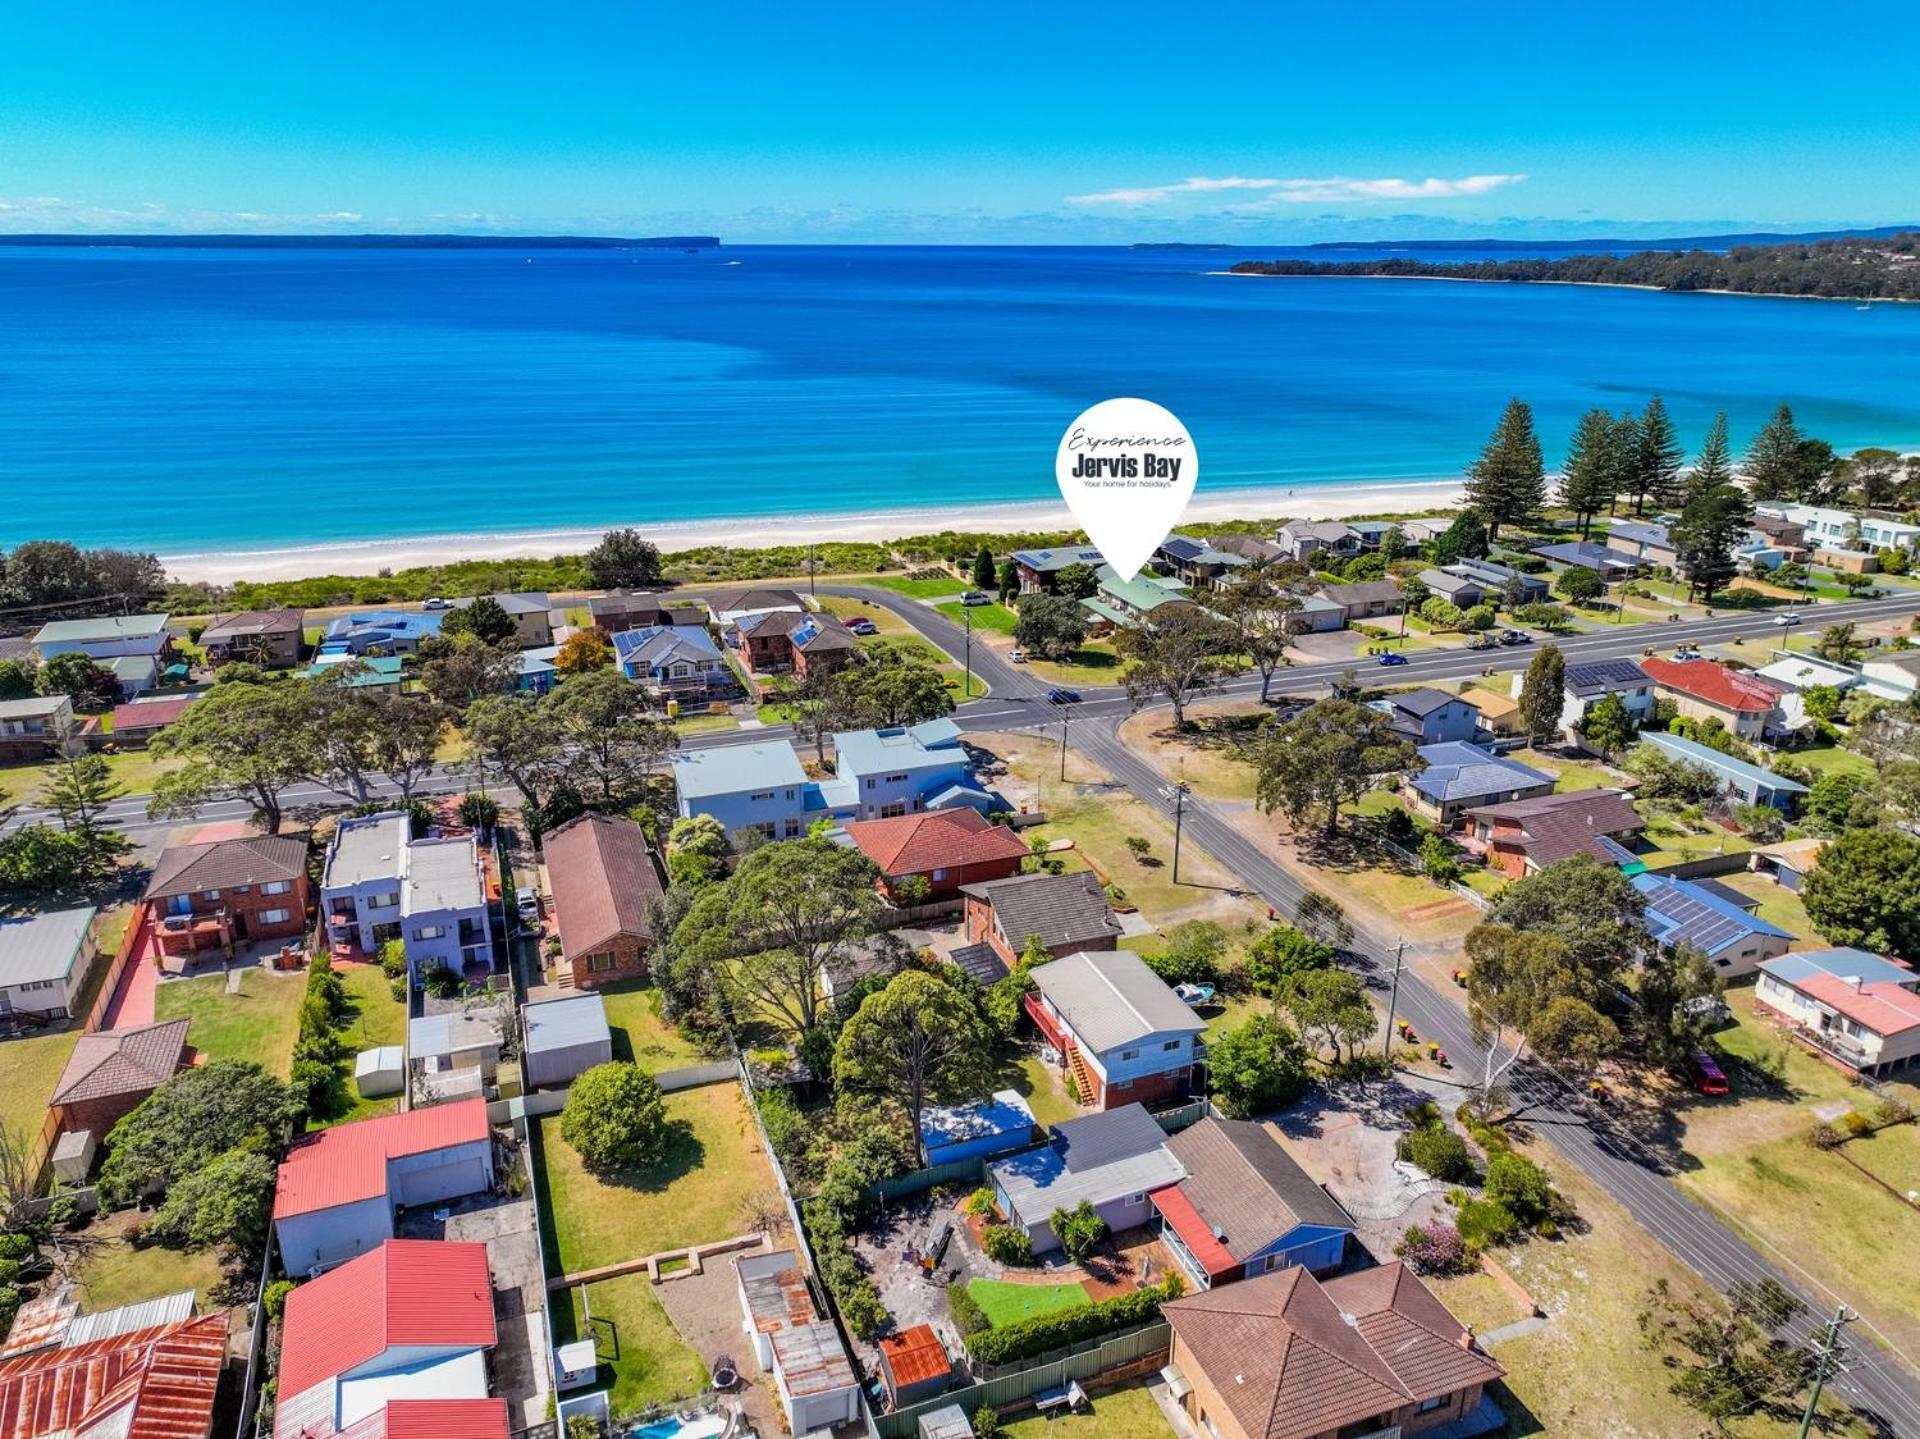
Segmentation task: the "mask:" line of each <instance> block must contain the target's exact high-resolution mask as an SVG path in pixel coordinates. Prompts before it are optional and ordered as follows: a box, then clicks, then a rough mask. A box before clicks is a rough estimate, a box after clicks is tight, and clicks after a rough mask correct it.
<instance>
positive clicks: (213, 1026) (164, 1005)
mask: <svg viewBox="0 0 1920 1439" xmlns="http://www.w3.org/2000/svg"><path fill="white" fill-rule="evenodd" d="M306 987H307V976H306V973H305V972H304V971H300V972H296V973H293V974H275V973H273V972H271V971H269V970H265V969H248V970H244V971H242V973H241V975H240V988H239V991H238V992H237V993H234V994H229V993H227V977H226V976H225V975H223V974H209V975H204V976H202V977H201V978H199V979H168V980H163V981H162V982H161V984H160V987H159V988H158V989H157V990H156V991H155V992H154V996H153V1017H154V1018H155V1019H179V1018H181V1017H182V1016H185V1017H186V1018H187V1019H189V1020H190V1021H192V1023H191V1026H190V1027H189V1028H188V1030H187V1042H188V1043H189V1044H191V1045H192V1046H193V1047H194V1048H195V1049H197V1050H199V1051H200V1052H201V1053H203V1054H205V1055H206V1056H207V1058H209V1059H247V1060H252V1061H253V1062H254V1063H255V1064H257V1065H259V1066H260V1067H261V1068H262V1069H264V1070H266V1071H267V1072H268V1073H269V1074H277V1075H279V1076H280V1077H281V1078H283V1079H284V1078H285V1077H286V1075H287V1072H288V1070H289V1069H291V1068H292V1067H293V1037H294V1035H295V1033H296V1032H297V1031H298V1030H299V1027H300V1000H301V997H302V996H303V995H304V994H305V993H306Z"/></svg>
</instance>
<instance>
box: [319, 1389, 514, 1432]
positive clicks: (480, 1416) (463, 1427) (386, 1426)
mask: <svg viewBox="0 0 1920 1439" xmlns="http://www.w3.org/2000/svg"><path fill="white" fill-rule="evenodd" d="M509 1432H510V1431H509V1430H508V1428H507V1401H506V1400H504V1399H396V1400H394V1401H392V1402H391V1403H389V1404H388V1405H387V1407H386V1408H384V1409H381V1410H377V1411H376V1412H374V1413H372V1414H369V1415H368V1416H367V1417H366V1418H364V1419H362V1420H361V1421H360V1422H359V1423H358V1424H355V1425H353V1426H351V1427H350V1428H347V1429H344V1430H342V1431H341V1433H340V1435H339V1439H508V1434H509Z"/></svg>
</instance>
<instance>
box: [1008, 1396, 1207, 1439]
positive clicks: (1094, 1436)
mask: <svg viewBox="0 0 1920 1439" xmlns="http://www.w3.org/2000/svg"><path fill="white" fill-rule="evenodd" d="M1000 1427H1001V1432H1002V1433H1003V1434H1004V1435H1006V1439H1173V1429H1172V1427H1171V1426H1170V1425H1169V1424H1168V1423H1167V1416H1166V1415H1164V1414H1162V1413H1161V1412H1160V1406H1159V1405H1158V1404H1156V1403H1155V1402H1154V1399H1153V1395H1152V1393H1151V1392H1149V1391H1148V1389H1147V1386H1146V1385H1145V1384H1126V1385H1122V1386H1121V1387H1119V1388H1117V1389H1102V1390H1097V1391H1096V1392H1095V1393H1094V1394H1093V1396H1092V1399H1091V1401H1090V1402H1089V1403H1088V1405H1087V1407H1086V1408H1085V1409H1082V1410H1080V1411H1079V1412H1077V1413H1073V1414H1059V1415H1057V1416H1056V1415H1046V1414H1038V1413H1034V1412H1033V1411H1031V1410H1026V1411H1022V1413H1021V1416H1020V1417H1019V1418H1017V1419H1010V1420H1008V1421H1006V1422H1005V1423H1003V1424H1002V1425H1001V1426H1000Z"/></svg>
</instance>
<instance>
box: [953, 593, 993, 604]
mask: <svg viewBox="0 0 1920 1439" xmlns="http://www.w3.org/2000/svg"><path fill="white" fill-rule="evenodd" d="M960 603H961V604H963V605H990V604H992V603H993V596H992V595H990V594H988V593H987V592H986V591H985V590H968V591H967V592H966V593H965V594H963V595H961V596H960Z"/></svg>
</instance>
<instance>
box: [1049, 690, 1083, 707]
mask: <svg viewBox="0 0 1920 1439" xmlns="http://www.w3.org/2000/svg"><path fill="white" fill-rule="evenodd" d="M1047 703H1048V704H1056V705H1077V704H1079V703H1080V691H1078V690H1066V689H1061V688H1060V687H1059V686H1058V685H1055V686H1054V687H1053V688H1052V689H1050V690H1048V691H1047Z"/></svg>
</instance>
